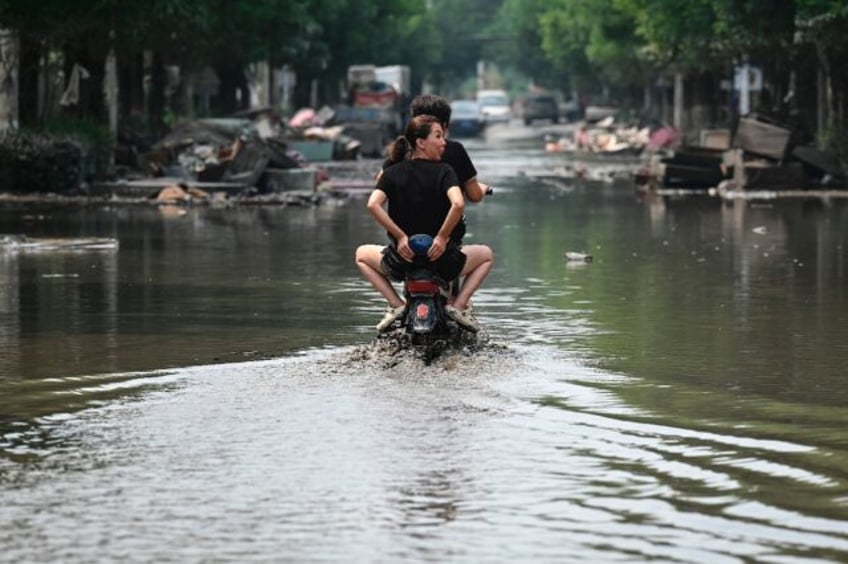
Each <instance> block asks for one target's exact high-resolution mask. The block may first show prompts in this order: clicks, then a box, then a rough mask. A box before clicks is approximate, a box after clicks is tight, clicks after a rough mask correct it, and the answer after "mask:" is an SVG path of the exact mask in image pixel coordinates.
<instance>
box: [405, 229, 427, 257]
mask: <svg viewBox="0 0 848 564" xmlns="http://www.w3.org/2000/svg"><path fill="white" fill-rule="evenodd" d="M432 244H433V238H432V237H430V236H429V235H427V234H426V233H419V234H417V235H412V236H411V237H410V238H409V247H410V248H411V249H412V252H413V253H415V254H416V255H418V256H424V255H426V254H427V251H428V250H430V245H432Z"/></svg>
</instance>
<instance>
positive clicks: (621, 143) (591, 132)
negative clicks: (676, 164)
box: [545, 116, 679, 155]
mask: <svg viewBox="0 0 848 564" xmlns="http://www.w3.org/2000/svg"><path fill="white" fill-rule="evenodd" d="M678 139H679V135H678V132H677V130H675V129H674V128H672V127H670V126H665V125H663V126H659V127H656V128H653V129H652V128H651V127H647V126H640V125H632V124H625V123H618V122H616V120H615V117H614V116H607V117H605V118H603V119H601V120H599V121H597V122H595V123H590V122H588V121H586V122H582V123H580V124H578V126H577V127H576V128H575V130H574V133H573V135H569V136H563V137H560V138H559V139H548V140H546V143H545V150H546V151H547V152H550V153H556V152H579V153H595V154H598V155H617V154H619V155H620V154H623V155H639V154H641V153H642V151H644V150H646V149H647V150H654V151H656V150H659V149H664V148H670V147H673V146H674V145H675V144H676V143H677V142H678Z"/></svg>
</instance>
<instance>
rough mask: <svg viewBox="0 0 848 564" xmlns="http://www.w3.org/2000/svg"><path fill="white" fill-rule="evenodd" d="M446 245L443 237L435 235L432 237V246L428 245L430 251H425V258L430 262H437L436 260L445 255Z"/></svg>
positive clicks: (446, 242)
mask: <svg viewBox="0 0 848 564" xmlns="http://www.w3.org/2000/svg"><path fill="white" fill-rule="evenodd" d="M447 245H448V241H447V239H446V238H445V237H442V236H441V235H436V236H435V237H433V244H432V245H430V250H428V251H427V258H429V259H430V260H431V261H434V260H438V258H439V257H440V256H442V255H443V254H444V253H445V249H446V248H447Z"/></svg>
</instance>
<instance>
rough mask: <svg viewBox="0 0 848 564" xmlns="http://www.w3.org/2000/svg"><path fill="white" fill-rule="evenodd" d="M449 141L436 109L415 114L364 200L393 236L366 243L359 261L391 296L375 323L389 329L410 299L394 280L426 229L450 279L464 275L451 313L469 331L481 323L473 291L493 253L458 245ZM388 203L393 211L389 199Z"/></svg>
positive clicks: (437, 265)
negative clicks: (473, 310) (412, 240)
mask: <svg viewBox="0 0 848 564" xmlns="http://www.w3.org/2000/svg"><path fill="white" fill-rule="evenodd" d="M444 149H445V137H444V130H443V129H442V126H441V123H440V122H439V120H438V119H437V118H435V117H433V116H428V115H420V116H415V117H413V118H412V119H410V121H409V123H408V124H407V127H406V130H405V132H404V135H403V136H401V137H398V138H397V139H396V140H395V141H394V143H392V145H391V147H390V157H389V160H390V161H391V162H392V166H389V167H387V168H385V170H384V171H383V174H382V175H381V176H380V178H379V180H378V181H377V186H376V188H375V189H374V191H373V192H372V193H371V195H370V197H369V198H368V203H367V204H366V205H367V208H368V210H369V212H370V213H371V214H372V215H373V216H374V218H375V219H376V220H377V222H378V223H379V224H380V225H382V226H383V227H384V228H385V229H386V231H387V233H388V236H389V240H390V244H389V245H387V246H381V245H368V244H366V245H361V246H360V247H358V248H357V250H356V264H357V267H358V268H359V270H360V272H362V274H363V276H364V277H365V278H366V279H367V280H368V281H369V282H370V283H371V284H372V285H373V286H374V288H375V289H376V290H377V291H378V292H380V294H382V295H383V297H385V298H386V300H387V301H388V302H389V307H388V309H387V311H386V314H385V316H384V317H383V319H382V320H381V321H380V323H379V324H378V325H377V330H378V331H385V330H386V329H388V328H389V327H390V326H391V325H392V323H393V322H394V321H395V320H396V319H397V318H398V317H399V316H400V315H401V314H402V313H403V311H404V307H405V304H404V302H403V300H402V299H401V297H400V296H399V295H398V293H397V291H396V290H395V288H394V286H392V280H394V281H401V280H403V277H404V274H405V272H406V270H407V269H408V268H410V267H411V265H412V260H413V257H414V253H413V251H412V249H411V248H410V246H409V236H410V235H413V234H418V233H424V234H427V235H430V236H431V237H433V243H432V245H431V246H430V250H429V251H428V252H427V257H428V258H429V260H430V261H431V262H432V263H434V264H433V266H434V269H435V270H436V272H437V273H438V274H439V276H440V277H441V278H442V279H444V280H445V281H452V280H454V279H455V278H457V277H458V276H462V277H464V283H463V285H462V288H461V289H460V291H459V293H458V294H457V295H456V297H455V298H454V300H453V303H452V304H450V305H448V306H447V307H446V308H445V312H446V313H447V315H448V316H449V317H450V318H451V319H453V320H454V321H456V322H457V323H458V324H459V325H461V326H463V327H465V328H466V329H469V330H471V331H477V330H478V326H477V324H476V322H475V321H474V319H473V318H472V317H471V315H470V313H469V312H468V311H467V310H466V307H467V305H468V302H469V300H470V299H471V296H472V295H473V294H474V292H475V291H476V290H477V289H478V288H479V287H480V285H481V284H482V283H483V280H484V279H485V278H486V276H487V275H488V274H489V271H490V270H491V268H492V261H493V254H492V250H491V248H489V247H488V246H486V245H465V246H462V247H460V239H461V234H460V233H459V232H457V230H456V227H457V225H458V224H459V221H460V219H461V218H462V214H463V210H464V208H465V200H464V198H463V195H462V190H461V189H460V187H459V182H458V180H457V177H456V173H455V172H454V170H453V169H452V168H451V167H450V166H449V165H447V164H445V163H442V162H440V159H441V156H442V153H443V152H444ZM387 203H388V211H387V210H386V209H384V207H383V206H384V205H385V204H387Z"/></svg>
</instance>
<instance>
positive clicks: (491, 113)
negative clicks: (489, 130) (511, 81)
mask: <svg viewBox="0 0 848 564" xmlns="http://www.w3.org/2000/svg"><path fill="white" fill-rule="evenodd" d="M477 103H478V104H480V111H481V112H482V114H483V120H484V121H485V122H486V123H509V120H510V119H512V108H511V107H510V105H509V96H508V95H507V93H506V91H504V90H479V91H478V92H477Z"/></svg>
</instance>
